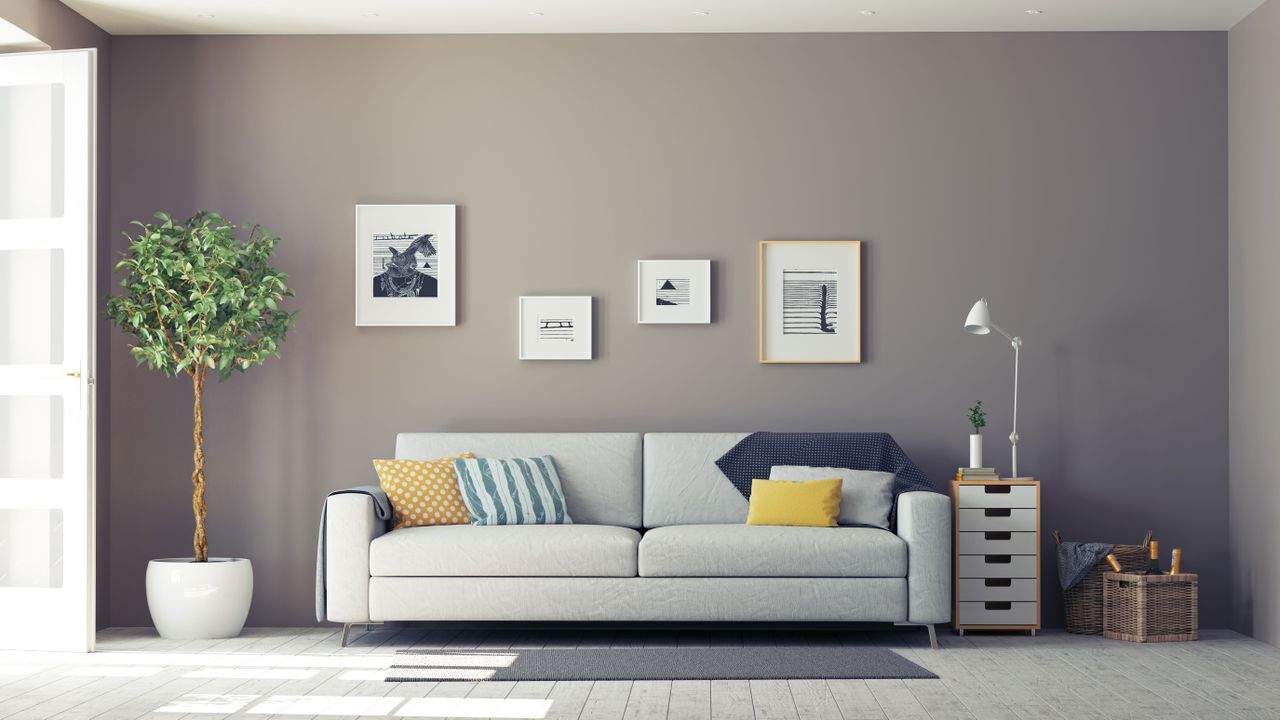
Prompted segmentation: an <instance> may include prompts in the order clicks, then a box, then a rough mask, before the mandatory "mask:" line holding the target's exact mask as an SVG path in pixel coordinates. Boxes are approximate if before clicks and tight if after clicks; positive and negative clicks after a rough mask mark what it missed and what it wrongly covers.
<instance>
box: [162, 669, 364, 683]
mask: <svg viewBox="0 0 1280 720" xmlns="http://www.w3.org/2000/svg"><path fill="white" fill-rule="evenodd" d="M318 672H320V671H319V670H308V669H306V668H246V667H236V668H201V669H200V670H192V671H191V672H189V673H187V674H186V675H183V676H182V677H188V678H220V679H225V680H237V679H246V680H253V679H261V680H306V679H308V678H311V677H315V674H316V673H318ZM364 672H375V673H377V674H378V677H379V678H382V677H383V676H385V675H386V671H385V670H373V671H364Z"/></svg>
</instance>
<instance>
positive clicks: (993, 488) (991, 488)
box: [982, 485, 1013, 495]
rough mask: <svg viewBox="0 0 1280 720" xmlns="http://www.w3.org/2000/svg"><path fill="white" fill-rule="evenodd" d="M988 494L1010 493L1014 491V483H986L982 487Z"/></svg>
mask: <svg viewBox="0 0 1280 720" xmlns="http://www.w3.org/2000/svg"><path fill="white" fill-rule="evenodd" d="M982 491H983V492H985V493H986V494H988V495H1008V494H1009V493H1011V492H1013V486H1012V485H986V486H984V487H983V489H982Z"/></svg>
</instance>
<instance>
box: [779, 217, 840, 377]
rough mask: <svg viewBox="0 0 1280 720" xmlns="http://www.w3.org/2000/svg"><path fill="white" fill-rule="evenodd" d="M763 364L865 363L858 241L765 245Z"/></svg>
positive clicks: (807, 241)
mask: <svg viewBox="0 0 1280 720" xmlns="http://www.w3.org/2000/svg"><path fill="white" fill-rule="evenodd" d="M760 362H761V363H855V364H856V363H861V362H862V244H861V243H860V242H859V241H857V240H764V241H761V243H760Z"/></svg>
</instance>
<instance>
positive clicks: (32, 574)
mask: <svg viewBox="0 0 1280 720" xmlns="http://www.w3.org/2000/svg"><path fill="white" fill-rule="evenodd" d="M62 535H63V527H62V511H61V510H50V509H48V508H41V509H28V508H16V509H15V508H4V509H0V587H28V588H57V587H62Z"/></svg>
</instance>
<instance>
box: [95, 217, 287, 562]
mask: <svg viewBox="0 0 1280 720" xmlns="http://www.w3.org/2000/svg"><path fill="white" fill-rule="evenodd" d="M155 218H156V219H157V220H158V221H159V222H157V223H143V222H136V221H135V222H134V223H133V224H134V225H136V226H137V227H138V230H137V232H136V234H135V235H133V236H130V235H129V234H128V233H126V234H125V237H126V238H128V239H129V249H128V250H127V251H126V252H125V253H124V259H123V260H121V261H120V262H119V263H117V264H116V270H123V271H124V272H125V273H126V277H125V278H124V280H122V281H121V283H120V284H121V286H123V287H124V288H125V291H124V293H123V294H121V295H112V296H110V297H109V298H107V315H108V317H109V318H110V320H111V322H112V323H114V324H115V325H117V326H118V327H119V328H120V329H122V330H124V331H125V332H127V333H129V334H130V335H132V336H133V338H134V341H135V342H134V343H133V344H132V345H130V347H129V352H130V353H131V354H132V355H133V357H134V359H135V360H136V361H137V364H138V365H142V364H143V363H145V364H146V365H147V367H149V368H151V369H153V370H159V371H160V372H162V373H164V374H165V376H166V377H177V376H179V375H182V374H186V375H189V376H190V377H191V382H192V387H193V391H194V393H195V403H194V407H193V410H192V418H193V427H192V431H191V438H192V441H193V443H194V445H195V449H194V452H193V454H192V462H193V465H194V469H193V470H192V473H191V484H192V497H191V511H192V514H193V515H194V516H195V536H194V538H193V540H192V546H193V548H194V558H195V560H196V561H197V562H206V561H208V559H209V545H208V542H207V539H206V537H205V527H204V525H205V516H206V508H205V502H204V491H205V477H204V414H203V409H202V401H203V397H204V383H205V375H206V374H207V373H208V372H209V371H210V370H212V371H214V372H216V373H217V374H218V379H219V380H220V381H221V380H226V379H227V378H228V377H230V376H231V374H232V373H233V372H244V371H245V370H248V369H249V368H250V367H253V366H254V365H260V364H262V363H263V362H265V361H266V359H267V358H268V357H270V356H272V355H275V356H276V357H279V352H278V349H279V346H280V343H281V342H283V341H284V338H285V333H286V332H288V330H289V326H290V325H291V324H292V322H293V319H294V317H295V316H296V315H297V312H296V311H295V312H287V311H285V310H281V309H280V308H279V306H278V304H279V302H280V301H281V300H283V299H284V298H286V297H289V296H292V295H293V291H292V290H290V289H289V287H288V285H286V284H285V281H286V280H287V279H288V278H287V277H286V276H285V274H284V273H282V272H279V271H278V270H276V269H275V268H274V267H272V266H271V255H272V252H273V251H274V250H275V246H276V243H277V242H278V238H276V237H275V236H273V235H271V234H270V233H268V232H266V231H265V230H263V229H262V228H261V227H259V226H257V225H254V226H252V227H247V226H246V227H244V228H241V227H237V226H235V225H232V224H230V223H228V222H227V221H226V220H224V219H223V218H222V216H220V215H218V214H217V213H212V212H207V211H200V212H197V213H196V214H195V215H193V216H192V217H191V218H189V219H188V220H187V221H186V222H183V223H179V222H175V221H174V220H173V218H171V217H170V216H169V215H167V214H165V213H156V215H155ZM246 229H247V231H248V235H247V237H245V238H244V239H243V240H242V239H241V238H240V233H241V231H242V230H246Z"/></svg>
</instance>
